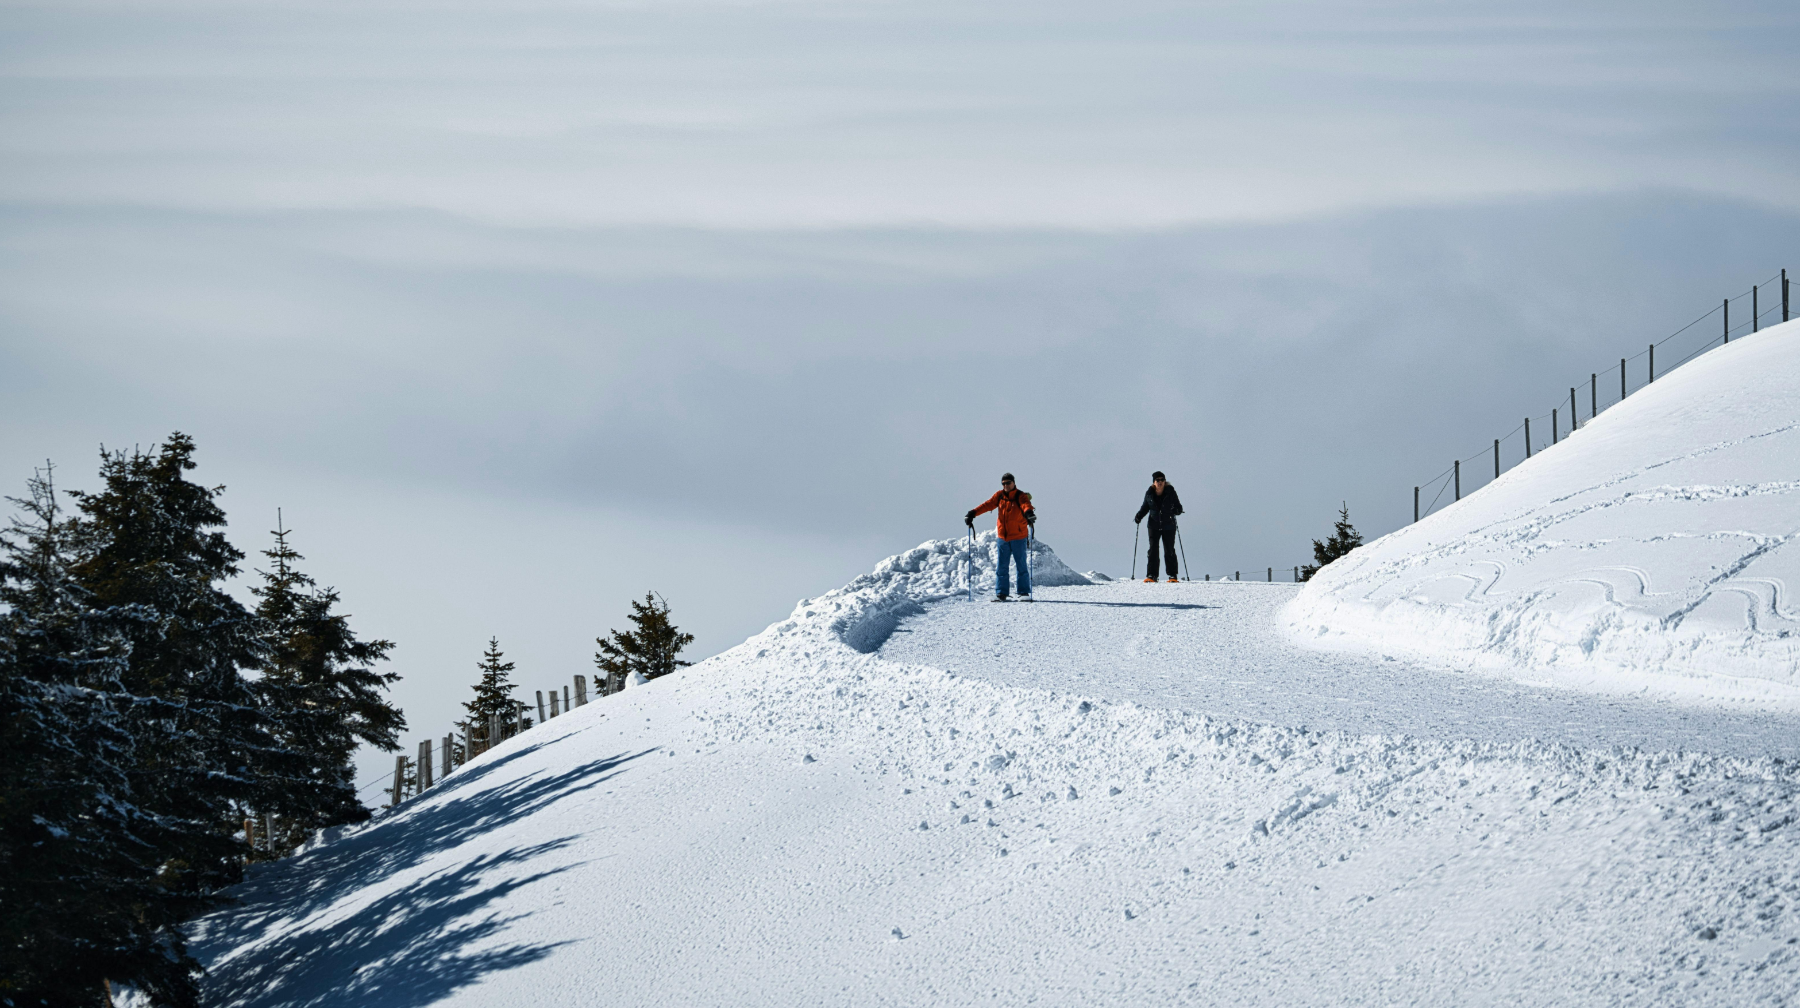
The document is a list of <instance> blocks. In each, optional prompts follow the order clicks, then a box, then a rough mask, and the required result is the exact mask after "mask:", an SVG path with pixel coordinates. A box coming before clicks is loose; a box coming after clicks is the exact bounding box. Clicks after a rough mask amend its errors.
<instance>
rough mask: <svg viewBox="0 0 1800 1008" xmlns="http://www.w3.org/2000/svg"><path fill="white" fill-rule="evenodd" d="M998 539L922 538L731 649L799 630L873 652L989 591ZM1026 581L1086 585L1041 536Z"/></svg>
mask: <svg viewBox="0 0 1800 1008" xmlns="http://www.w3.org/2000/svg"><path fill="white" fill-rule="evenodd" d="M998 541H999V536H998V535H997V534H995V533H994V532H982V533H978V534H977V535H976V536H975V537H974V538H973V540H970V539H969V538H967V537H964V538H961V539H929V540H926V541H925V542H922V543H920V544H919V545H917V546H915V547H913V548H912V549H909V550H907V551H906V552H904V553H900V554H897V555H895V556H891V557H888V558H887V559H886V560H883V561H881V563H879V564H876V565H875V569H874V570H873V571H870V572H869V573H867V574H864V575H862V576H861V577H858V578H857V579H856V580H854V581H851V582H850V583H849V584H847V585H845V586H844V587H842V588H838V589H835V590H833V591H829V592H826V593H825V594H824V595H821V596H819V597H818V598H814V599H801V600H800V602H799V604H797V605H796V606H795V607H794V614H793V615H792V616H790V617H788V619H787V621H786V622H784V623H778V624H776V625H775V626H773V627H771V628H769V629H768V630H766V631H764V632H763V633H762V634H759V635H758V636H756V637H752V638H750V640H748V641H745V642H744V643H743V644H740V645H738V647H739V648H749V647H751V646H753V645H758V643H759V642H761V645H762V646H763V647H766V646H767V645H768V644H769V643H770V641H772V640H776V639H781V638H785V637H788V636H789V635H792V634H794V633H795V632H796V631H797V630H800V628H802V627H805V628H807V630H808V632H810V633H813V634H815V635H817V634H822V635H823V636H824V637H825V638H828V639H829V640H831V641H834V642H838V643H842V644H844V645H846V646H848V647H850V648H852V649H853V650H856V651H859V652H862V653H864V654H868V653H870V652H872V651H874V650H875V649H876V648H879V647H881V644H882V642H883V641H885V640H887V639H888V635H889V634H891V633H893V632H894V627H896V626H898V625H899V622H900V621H901V620H903V619H905V618H906V617H908V616H916V615H918V614H919V613H921V612H924V611H925V608H924V607H925V606H926V605H928V604H930V603H932V602H940V601H943V600H945V599H950V598H954V597H956V596H959V595H965V594H970V593H973V594H974V595H975V596H976V597H980V596H981V595H982V594H983V593H985V592H991V591H993V586H994V548H995V544H996V543H997V542H998ZM1031 580H1032V584H1033V586H1039V585H1041V586H1043V587H1045V588H1060V587H1062V586H1065V585H1082V584H1089V583H1091V582H1089V581H1088V579H1087V578H1085V577H1083V576H1082V575H1080V574H1077V573H1076V572H1075V571H1074V570H1073V569H1072V568H1070V567H1069V565H1068V564H1065V563H1063V562H1062V558H1060V557H1058V556H1057V555H1056V551H1055V550H1052V549H1051V548H1050V547H1049V546H1048V545H1046V544H1045V543H1044V541H1043V540H1042V539H1034V540H1033V541H1032V544H1031ZM771 635H773V637H771ZM809 639H810V638H809ZM819 643H824V641H819ZM729 653H731V652H727V654H729Z"/></svg>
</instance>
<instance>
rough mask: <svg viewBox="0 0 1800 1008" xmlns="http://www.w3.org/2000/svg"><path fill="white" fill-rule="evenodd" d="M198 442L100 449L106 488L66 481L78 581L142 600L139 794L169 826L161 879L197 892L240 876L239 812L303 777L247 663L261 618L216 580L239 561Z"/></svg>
mask: <svg viewBox="0 0 1800 1008" xmlns="http://www.w3.org/2000/svg"><path fill="white" fill-rule="evenodd" d="M193 454H194V442H193V439H192V438H189V437H188V436H187V435H185V434H181V433H176V434H173V435H171V436H170V438H169V440H168V441H167V443H165V444H163V445H160V446H158V447H157V448H156V449H155V450H153V451H150V452H142V451H136V450H133V451H131V452H129V453H127V452H122V451H119V452H103V453H102V454H101V464H100V476H101V479H102V481H103V483H104V489H102V490H100V491H98V492H94V493H75V494H74V496H75V497H76V500H77V502H78V505H79V507H80V510H81V512H82V514H83V517H82V518H80V519H79V520H77V521H76V522H75V523H74V524H75V531H74V539H75V542H76V545H77V551H78V554H79V556H78V559H77V563H76V564H75V565H74V567H73V569H72V573H73V574H74V576H75V578H76V580H77V581H78V582H79V583H80V584H81V585H82V587H84V588H85V589H86V590H87V591H88V592H90V593H91V594H92V596H93V598H94V601H95V604H96V605H97V606H100V607H113V606H138V607H141V608H142V609H145V610H148V611H149V612H150V614H151V616H152V618H151V619H150V620H148V621H146V622H144V623H139V624H129V625H127V626H126V628H125V634H126V636H127V638H128V639H129V640H130V643H131V651H130V656H129V659H128V662H127V667H126V669H125V671H124V673H123V675H122V677H121V678H122V680H123V684H124V686H125V689H126V691H127V692H129V693H131V694H132V695H134V696H140V697H155V698H157V699H158V700H159V701H160V704H159V705H157V706H155V707H153V708H148V707H145V706H143V705H134V706H133V707H132V709H131V715H130V720H131V733H132V736H133V738H134V740H135V746H136V749H135V752H136V757H135V759H134V760H133V763H132V765H131V767H130V771H129V772H130V776H131V778H132V786H133V789H134V791H135V792H136V794H137V796H138V800H139V802H140V803H142V804H143V805H144V806H145V807H147V808H148V809H150V810H152V811H153V812H154V813H155V814H156V815H157V816H158V817H159V819H160V820H161V821H162V822H163V823H164V824H165V825H166V826H168V827H169V828H170V829H171V830H172V831H173V832H172V834H171V835H170V836H168V841H169V843H168V845H167V846H166V847H165V848H164V849H163V850H162V851H161V854H162V856H163V859H164V861H163V865H164V878H163V884H164V885H166V886H168V887H169V888H171V889H175V890H178V891H183V892H189V893H196V894H198V893H206V892H211V891H214V890H216V889H219V888H222V887H223V886H226V885H229V884H232V883H234V882H236V881H238V880H239V879H240V878H241V877H242V872H243V867H242V866H243V857H244V854H245V848H244V843H243V836H242V829H243V819H244V817H245V815H246V814H247V813H248V812H250V811H251V810H256V809H260V808H266V807H270V806H271V805H273V804H274V801H275V799H276V796H278V795H279V794H280V793H282V792H283V791H287V790H291V789H294V788H298V787H304V786H305V785H306V780H305V774H304V767H303V765H302V762H301V760H300V759H299V757H298V756H297V755H296V754H294V753H291V752H288V751H285V750H283V749H281V748H280V747H279V746H278V744H277V742H276V740H275V739H274V737H273V736H272V734H271V733H270V731H269V728H270V723H269V719H268V718H267V717H266V716H265V714H264V713H263V711H262V709H261V705H260V703H259V702H258V697H257V695H256V692H255V690H254V688H253V684H252V683H251V682H250V681H249V680H248V679H247V678H246V677H245V676H244V675H243V673H242V670H243V669H245V668H248V667H252V666H255V665H257V664H259V663H261V662H262V661H264V660H265V659H266V656H267V652H268V646H267V644H266V643H265V640H264V639H265V636H266V634H265V630H264V627H263V624H262V621H261V620H259V619H257V617H256V616H255V615H254V614H252V613H251V612H249V611H248V610H247V609H245V608H244V607H243V605H241V604H240V603H239V602H238V601H237V600H236V599H234V598H232V597H231V596H230V595H229V594H227V593H226V592H225V591H224V589H223V588H222V587H221V583H222V582H223V581H225V579H227V578H229V577H231V576H232V575H234V574H236V573H237V571H238V568H237V562H238V561H239V560H241V559H243V554H242V553H240V552H238V550H237V549H235V548H234V547H233V546H232V545H231V543H229V542H227V541H226V539H225V536H224V534H223V533H220V532H217V531H211V530H213V529H216V528H219V527H221V526H223V525H224V524H225V513H224V511H222V510H221V509H220V508H219V505H218V502H217V500H216V498H217V497H218V496H219V494H220V493H222V492H223V490H224V488H223V487H217V488H208V487H203V486H199V485H198V484H195V483H191V482H189V481H188V480H187V479H185V478H184V474H185V473H186V472H187V471H188V470H190V469H193V468H194V465H195V463H194V461H193Z"/></svg>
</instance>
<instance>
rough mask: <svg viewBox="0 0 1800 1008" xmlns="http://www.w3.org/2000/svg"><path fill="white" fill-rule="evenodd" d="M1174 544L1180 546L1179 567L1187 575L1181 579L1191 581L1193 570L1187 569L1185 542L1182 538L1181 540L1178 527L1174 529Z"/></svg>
mask: <svg viewBox="0 0 1800 1008" xmlns="http://www.w3.org/2000/svg"><path fill="white" fill-rule="evenodd" d="M1175 545H1177V546H1180V547H1181V569H1182V570H1184V571H1187V577H1186V578H1184V579H1183V580H1186V581H1192V580H1194V572H1193V571H1191V570H1188V564H1187V543H1185V542H1182V540H1181V530H1180V529H1176V530H1175Z"/></svg>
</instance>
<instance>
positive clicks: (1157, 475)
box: [1150, 472, 1168, 483]
mask: <svg viewBox="0 0 1800 1008" xmlns="http://www.w3.org/2000/svg"><path fill="white" fill-rule="evenodd" d="M1150 479H1151V481H1152V482H1154V481H1156V480H1162V481H1163V482H1165V483H1167V482H1168V478H1167V477H1165V476H1163V474H1162V473H1161V472H1153V473H1151V474H1150Z"/></svg>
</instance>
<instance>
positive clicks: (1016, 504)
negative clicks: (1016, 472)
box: [963, 473, 1037, 602]
mask: <svg viewBox="0 0 1800 1008" xmlns="http://www.w3.org/2000/svg"><path fill="white" fill-rule="evenodd" d="M989 511H998V512H999V514H998V515H997V516H996V517H997V518H998V519H999V520H998V522H997V523H996V526H997V528H996V531H998V533H999V535H1000V549H999V551H998V553H999V555H998V557H997V558H996V561H995V563H994V601H995V602H1005V601H1007V597H1008V596H1009V595H1010V594H1011V587H1012V586H1011V584H1010V579H1009V578H1008V577H1007V574H1008V571H1007V566H1006V561H1007V560H1008V559H1009V558H1010V559H1011V560H1012V562H1013V567H1014V569H1016V570H1017V571H1018V573H1019V598H1020V599H1021V600H1022V601H1025V602H1030V601H1031V564H1030V561H1029V559H1028V558H1027V556H1026V552H1027V551H1028V550H1029V549H1030V548H1031V529H1032V526H1034V525H1036V524H1037V511H1036V509H1034V508H1033V507H1032V506H1031V495H1030V494H1028V493H1026V492H1025V491H1023V490H1020V489H1019V488H1018V487H1017V486H1015V485H1014V484H1013V474H1012V473H1005V474H1004V475H1002V476H1001V477H1000V492H999V493H997V494H995V495H994V496H992V497H989V498H988V499H987V502H986V503H984V504H982V505H981V506H980V507H978V508H976V509H974V510H973V511H970V512H969V513H968V514H966V515H963V524H964V525H967V526H968V527H969V528H970V529H971V530H972V529H974V527H975V516H976V515H978V514H985V513H987V512H989Z"/></svg>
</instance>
